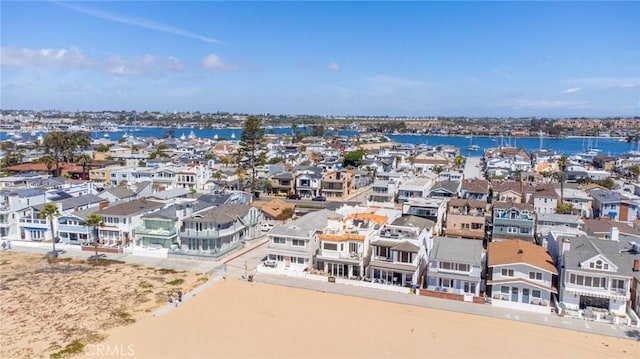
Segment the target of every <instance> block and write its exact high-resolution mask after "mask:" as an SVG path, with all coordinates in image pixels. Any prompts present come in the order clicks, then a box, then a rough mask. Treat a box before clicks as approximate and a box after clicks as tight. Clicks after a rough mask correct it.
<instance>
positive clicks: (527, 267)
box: [487, 239, 558, 314]
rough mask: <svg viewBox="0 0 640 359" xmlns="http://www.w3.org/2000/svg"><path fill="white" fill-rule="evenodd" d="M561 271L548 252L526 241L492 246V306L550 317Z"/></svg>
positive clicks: (489, 260)
mask: <svg viewBox="0 0 640 359" xmlns="http://www.w3.org/2000/svg"><path fill="white" fill-rule="evenodd" d="M557 275H558V270H557V269H556V266H555V263H554V262H553V259H552V258H551V255H550V254H549V252H548V251H547V250H546V249H545V248H543V247H541V246H539V245H537V244H533V243H530V242H527V241H522V240H519V239H515V240H512V241H504V242H492V243H489V245H488V248H487V296H488V297H489V298H491V305H493V306H498V307H505V308H513V309H521V310H528V311H534V312H538V313H547V314H548V313H550V312H551V308H552V307H553V302H552V297H554V298H555V296H557V294H558V290H557V288H556V287H555V285H554V283H556V277H557Z"/></svg>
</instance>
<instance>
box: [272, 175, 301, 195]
mask: <svg viewBox="0 0 640 359" xmlns="http://www.w3.org/2000/svg"><path fill="white" fill-rule="evenodd" d="M295 183H296V182H295V175H294V174H293V173H291V172H281V173H278V174H276V175H274V176H272V177H271V191H272V192H273V193H275V194H281V195H285V196H286V195H288V194H291V193H294V185H295Z"/></svg>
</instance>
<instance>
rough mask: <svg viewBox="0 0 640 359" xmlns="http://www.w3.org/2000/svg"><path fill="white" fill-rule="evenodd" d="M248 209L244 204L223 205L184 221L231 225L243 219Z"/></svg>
mask: <svg viewBox="0 0 640 359" xmlns="http://www.w3.org/2000/svg"><path fill="white" fill-rule="evenodd" d="M250 209H251V206H247V205H244V204H237V203H225V204H223V205H221V206H219V207H215V208H210V209H208V210H206V211H204V212H200V213H198V214H195V215H193V216H191V217H189V218H187V219H185V221H190V222H206V223H214V224H224V223H231V222H234V221H235V220H236V218H238V217H241V218H242V217H244V216H245V215H246V214H247V213H248V212H249V210H250Z"/></svg>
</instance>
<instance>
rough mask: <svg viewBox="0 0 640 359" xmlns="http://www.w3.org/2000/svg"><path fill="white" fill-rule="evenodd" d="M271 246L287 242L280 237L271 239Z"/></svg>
mask: <svg viewBox="0 0 640 359" xmlns="http://www.w3.org/2000/svg"><path fill="white" fill-rule="evenodd" d="M273 244H287V240H286V239H284V238H281V237H273Z"/></svg>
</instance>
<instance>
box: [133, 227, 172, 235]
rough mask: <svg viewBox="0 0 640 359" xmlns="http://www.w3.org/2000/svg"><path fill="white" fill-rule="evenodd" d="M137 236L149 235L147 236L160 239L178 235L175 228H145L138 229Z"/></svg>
mask: <svg viewBox="0 0 640 359" xmlns="http://www.w3.org/2000/svg"><path fill="white" fill-rule="evenodd" d="M135 231H136V234H140V235H147V236H158V237H165V236H166V237H171V236H174V235H176V234H177V233H178V231H177V230H176V229H175V228H171V229H164V228H145V227H136V230H135Z"/></svg>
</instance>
